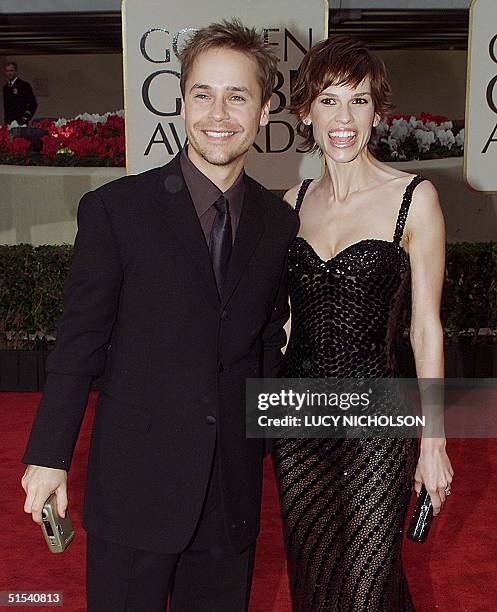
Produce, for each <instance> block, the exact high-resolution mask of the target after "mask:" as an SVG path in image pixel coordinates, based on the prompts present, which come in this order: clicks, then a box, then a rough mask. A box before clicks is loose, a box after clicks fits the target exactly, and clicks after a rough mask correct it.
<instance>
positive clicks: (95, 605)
mask: <svg viewBox="0 0 497 612" xmlns="http://www.w3.org/2000/svg"><path fill="white" fill-rule="evenodd" d="M254 554H255V544H253V545H252V546H251V547H250V548H249V549H247V550H246V551H244V552H242V553H237V552H235V551H234V550H233V549H232V547H231V545H230V543H229V540H228V535H227V531H226V526H225V522H224V516H223V509H222V500H221V492H220V484H219V477H218V465H217V460H214V462H213V467H212V471H211V478H210V482H209V487H208V491H207V495H206V499H205V502H204V508H203V510H202V514H201V517H200V520H199V523H198V525H197V528H196V530H195V533H194V536H193V538H192V540H191V542H190V544H189V545H188V547H187V548H186V549H185V550H184V551H183V552H181V553H178V554H169V555H168V554H159V553H154V552H148V551H143V550H138V549H135V548H129V547H127V546H122V545H120V544H114V543H112V542H108V541H105V540H102V539H97V538H94V537H93V536H92V535H91V534H88V547H87V568H86V569H87V572H86V589H87V600H88V612H164V611H165V609H166V602H167V598H168V595H169V597H170V610H171V612H244V611H246V610H248V602H249V597H250V586H251V582H252V570H253V563H254Z"/></svg>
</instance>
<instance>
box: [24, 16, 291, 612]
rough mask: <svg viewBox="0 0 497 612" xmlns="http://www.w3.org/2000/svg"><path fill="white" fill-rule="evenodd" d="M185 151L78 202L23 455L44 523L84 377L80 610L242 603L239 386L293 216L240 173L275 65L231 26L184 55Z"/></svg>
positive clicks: (279, 341)
mask: <svg viewBox="0 0 497 612" xmlns="http://www.w3.org/2000/svg"><path fill="white" fill-rule="evenodd" d="M181 63H182V75H181V91H182V96H183V105H182V116H183V118H184V120H185V124H186V132H187V136H188V143H189V144H188V148H187V149H186V150H185V151H183V152H182V153H181V154H179V155H178V156H177V157H176V158H175V159H173V161H171V162H170V163H169V164H167V165H166V166H164V167H162V168H155V169H153V170H150V171H148V172H144V173H142V174H138V175H136V176H128V177H126V178H123V179H120V180H118V181H114V182H112V183H110V184H108V185H105V186H104V187H101V188H99V189H97V190H96V191H94V192H91V193H89V194H86V195H85V196H84V197H83V199H82V201H81V203H80V206H79V211H78V226H79V227H78V234H77V237H76V243H75V251H74V259H73V263H72V266H71V270H70V272H69V275H68V278H67V281H66V285H65V295H64V314H63V316H62V319H61V321H60V324H59V329H58V337H57V345H56V348H55V349H54V351H53V353H52V354H51V356H50V358H49V362H48V372H49V374H48V379H47V383H46V387H45V391H44V394H43V398H42V400H41V403H40V406H39V409H38V412H37V415H36V418H35V421H34V424H33V428H32V432H31V437H30V440H29V443H28V447H27V450H26V453H25V455H24V458H23V461H24V462H25V463H27V464H29V465H28V468H27V470H26V472H25V475H24V476H23V479H22V485H23V487H24V489H25V491H26V494H27V495H26V503H25V507H24V509H25V511H26V512H28V513H32V516H33V520H35V521H36V522H38V523H39V522H40V521H41V508H42V504H43V502H44V501H45V499H46V498H47V497H48V495H49V494H50V493H51V492H52V491H55V492H56V494H57V504H58V509H59V512H60V513H62V514H63V513H64V512H65V509H66V506H67V495H66V476H67V470H68V469H69V464H70V460H71V456H72V452H73V448H74V444H75V441H76V438H77V435H78V431H79V427H80V423H81V419H82V417H83V414H84V410H85V407H86V403H87V397H88V391H89V389H90V385H91V381H92V379H93V378H94V377H95V376H100V375H102V377H101V380H100V395H99V398H98V401H97V406H96V414H95V422H94V426H93V433H92V440H91V448H90V456H89V464H88V480H87V487H86V496H85V511H84V524H85V527H86V529H87V531H88V557H87V559H88V566H87V592H88V609H89V610H90V612H93V611H98V612H100V611H102V612H103V611H105V612H108V611H116V612H118V611H124V610H126V611H140V612H142V611H147V612H153V611H155V610H157V611H158V610H161V611H162V610H164V606H165V601H166V597H167V594H168V593H170V594H171V606H172V610H173V611H174V612H178V611H179V612H193V611H197V610H198V611H202V612H203V611H209V612H242V611H243V610H246V609H247V606H248V599H249V593H250V583H251V576H252V565H253V557H254V545H255V539H256V537H257V534H258V530H259V514H260V495H261V484H262V482H261V481H262V459H263V455H264V445H263V441H262V440H257V439H247V438H246V436H245V398H244V395H245V380H246V378H249V377H258V376H262V375H264V376H275V375H276V374H277V372H278V368H279V364H280V360H281V347H282V346H283V344H284V342H285V333H284V331H283V324H284V323H285V321H286V320H287V318H288V314H289V312H288V296H287V287H286V258H287V250H288V247H289V245H290V243H291V241H292V240H293V238H294V237H295V235H296V233H297V231H298V219H297V216H296V214H295V213H294V211H293V210H291V209H290V208H289V207H288V206H287V205H286V204H285V203H284V202H282V201H281V200H280V199H279V198H277V197H275V196H274V195H272V194H271V193H270V192H269V191H267V190H266V189H264V188H263V187H262V186H261V185H259V184H258V183H257V182H255V181H254V180H253V179H252V178H250V177H248V176H247V175H246V174H245V173H244V170H243V167H244V161H245V158H246V155H247V152H248V151H249V149H250V147H251V145H252V144H253V142H254V139H255V137H256V134H257V131H258V129H259V126H260V125H265V124H266V123H267V122H268V113H269V103H270V98H271V93H272V87H273V84H274V79H275V75H276V66H277V61H276V58H275V57H274V56H273V54H272V52H271V50H270V49H269V47H268V46H266V45H264V42H263V39H262V38H261V37H260V36H259V35H258V34H257V33H256V32H255V31H254V30H249V29H246V28H244V27H243V26H242V25H241V24H240V23H239V22H236V21H235V22H223V23H222V24H213V25H211V26H209V27H207V28H205V29H203V30H200V31H198V32H197V33H196V34H195V35H194V36H193V38H192V39H191V41H190V42H189V44H188V46H187V47H186V48H185V49H184V50H183V52H182V54H181Z"/></svg>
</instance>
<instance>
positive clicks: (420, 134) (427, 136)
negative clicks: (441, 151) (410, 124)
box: [414, 129, 435, 153]
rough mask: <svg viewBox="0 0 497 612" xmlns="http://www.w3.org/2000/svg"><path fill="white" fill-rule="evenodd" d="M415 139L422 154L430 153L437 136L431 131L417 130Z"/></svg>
mask: <svg viewBox="0 0 497 612" xmlns="http://www.w3.org/2000/svg"><path fill="white" fill-rule="evenodd" d="M414 137H415V138H416V142H417V143H418V149H419V151H420V152H421V153H423V152H426V151H429V150H430V147H431V145H432V144H433V143H434V142H435V134H434V133H433V132H431V131H430V132H429V131H426V130H421V129H417V130H415V132H414Z"/></svg>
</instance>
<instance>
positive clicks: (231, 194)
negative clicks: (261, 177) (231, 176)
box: [179, 147, 245, 216]
mask: <svg viewBox="0 0 497 612" xmlns="http://www.w3.org/2000/svg"><path fill="white" fill-rule="evenodd" d="M179 161H180V165H181V171H182V172H183V177H184V179H185V183H186V186H187V187H188V191H189V192H190V195H191V197H192V200H193V204H194V206H195V209H196V210H197V214H198V215H199V216H201V215H202V214H203V213H204V212H205V211H206V210H208V209H209V208H210V207H211V206H212V205H213V204H214V202H215V201H216V200H217V199H218V198H219V196H220V195H221V194H222V193H223V192H222V191H221V190H220V189H219V187H217V185H215V184H214V183H213V182H212V181H211V180H210V179H209V178H208V177H207V176H205V174H204V173H203V172H201V171H200V170H199V169H198V168H197V166H196V165H195V164H194V163H193V162H192V160H191V159H190V158H189V157H188V152H187V147H185V148H184V149H183V151H182V152H181V155H180V159H179ZM244 191H245V172H244V170H243V169H242V171H241V172H240V174H239V175H238V177H237V179H236V181H235V182H234V183H233V185H231V187H230V188H229V189H228V190H227V191H225V192H224V196H225V197H226V199H227V200H228V202H229V203H230V206H232V207H235V209H236V211H237V212H238V214H239V213H240V211H241V206H242V202H243V194H244Z"/></svg>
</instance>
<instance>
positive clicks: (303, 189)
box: [295, 179, 314, 213]
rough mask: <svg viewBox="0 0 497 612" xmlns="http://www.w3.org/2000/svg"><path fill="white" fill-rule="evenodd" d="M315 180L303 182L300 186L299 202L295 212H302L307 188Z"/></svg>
mask: <svg viewBox="0 0 497 612" xmlns="http://www.w3.org/2000/svg"><path fill="white" fill-rule="evenodd" d="M313 180H314V179H304V180H303V181H302V185H301V186H300V189H299V192H298V194H297V200H296V202H295V212H296V213H298V212H299V211H300V207H301V206H302V202H303V201H304V197H305V193H306V191H307V188H308V187H309V185H310V184H311V183H312V181H313Z"/></svg>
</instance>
